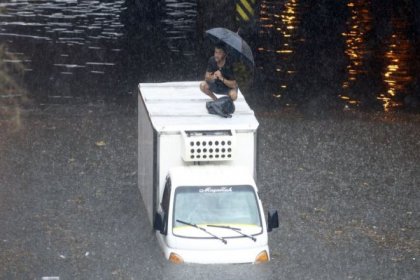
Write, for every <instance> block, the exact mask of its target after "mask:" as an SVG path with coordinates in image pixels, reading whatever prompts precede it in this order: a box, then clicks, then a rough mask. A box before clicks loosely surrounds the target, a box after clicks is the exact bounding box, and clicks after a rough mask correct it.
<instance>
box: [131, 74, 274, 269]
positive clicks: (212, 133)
mask: <svg viewBox="0 0 420 280" xmlns="http://www.w3.org/2000/svg"><path fill="white" fill-rule="evenodd" d="M206 101H209V99H208V97H206V96H205V95H204V94H202V93H200V90H199V82H170V83H141V84H139V96H138V186H139V189H140V193H141V196H142V199H143V201H144V204H145V207H146V211H147V215H148V218H149V220H150V222H151V224H152V226H153V228H154V230H156V236H157V240H158V242H159V244H160V246H161V247H162V249H163V252H164V254H165V257H166V258H167V259H169V260H170V261H171V262H173V263H183V262H186V263H262V262H266V261H269V259H270V254H269V248H268V237H267V232H268V231H271V229H272V228H275V227H278V214H277V211H275V212H273V213H270V212H269V213H268V217H267V223H266V219H265V216H264V211H263V207H262V204H261V200H260V198H259V196H258V189H257V186H256V184H255V178H256V175H257V174H256V156H257V155H256V153H257V149H256V144H257V142H256V141H257V128H258V122H257V120H256V118H255V116H254V112H253V111H252V110H251V109H250V108H249V106H248V104H247V103H246V101H245V99H244V97H243V95H242V94H241V93H240V92H239V94H238V99H237V100H236V101H235V106H236V111H235V113H234V114H233V116H232V118H226V119H225V118H222V117H219V116H216V115H210V114H208V112H207V110H206V106H205V104H206Z"/></svg>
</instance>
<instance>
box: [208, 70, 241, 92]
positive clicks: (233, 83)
mask: <svg viewBox="0 0 420 280" xmlns="http://www.w3.org/2000/svg"><path fill="white" fill-rule="evenodd" d="M214 76H216V79H219V80H220V81H221V82H222V83H224V84H225V86H227V87H228V88H232V89H235V88H237V87H238V84H237V83H236V80H228V79H225V77H223V75H222V72H220V71H219V70H217V71H216V72H214Z"/></svg>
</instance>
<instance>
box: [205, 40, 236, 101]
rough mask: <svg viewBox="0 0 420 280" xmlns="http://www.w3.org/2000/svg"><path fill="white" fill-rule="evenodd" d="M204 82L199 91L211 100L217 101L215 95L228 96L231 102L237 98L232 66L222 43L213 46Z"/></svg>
mask: <svg viewBox="0 0 420 280" xmlns="http://www.w3.org/2000/svg"><path fill="white" fill-rule="evenodd" d="M204 80H205V81H203V82H201V84H200V89H201V91H202V92H204V93H205V94H207V95H208V96H209V97H210V98H212V99H213V100H216V99H217V97H216V95H214V94H215V93H216V94H224V95H228V96H229V97H230V98H231V99H232V100H233V101H235V100H236V98H237V97H238V84H237V83H236V80H235V75H234V73H233V65H232V63H231V62H230V61H229V59H227V54H226V46H225V45H224V44H223V43H219V44H217V45H216V46H215V48H214V56H212V57H210V59H209V62H208V64H207V70H206V74H205V76H204Z"/></svg>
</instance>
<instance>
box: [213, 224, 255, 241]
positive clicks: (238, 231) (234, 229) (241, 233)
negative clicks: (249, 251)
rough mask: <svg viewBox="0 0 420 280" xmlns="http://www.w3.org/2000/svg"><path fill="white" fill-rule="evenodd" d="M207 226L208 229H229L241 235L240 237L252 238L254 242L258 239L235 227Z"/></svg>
mask: <svg viewBox="0 0 420 280" xmlns="http://www.w3.org/2000/svg"><path fill="white" fill-rule="evenodd" d="M207 226H208V227H216V228H227V229H230V230H233V231H234V232H237V233H239V234H240V235H242V236H244V237H248V238H251V239H252V240H253V241H254V242H255V241H257V239H256V238H255V237H254V236H251V235H248V234H246V233H243V232H242V231H241V229H240V228H235V227H230V226H218V225H207Z"/></svg>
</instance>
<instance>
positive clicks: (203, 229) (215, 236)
mask: <svg viewBox="0 0 420 280" xmlns="http://www.w3.org/2000/svg"><path fill="white" fill-rule="evenodd" d="M176 221H177V222H178V223H181V224H184V225H188V226H191V227H195V228H198V229H199V230H202V231H204V232H205V233H207V234H208V235H210V236H213V237H214V238H216V239H219V240H220V241H222V242H223V243H224V244H227V241H226V240H225V239H224V238H222V237H219V236H217V235H214V234H213V233H211V232H209V231H207V230H206V229H205V228H203V227H200V226H197V225H196V224H191V223H188V222H185V221H181V220H176Z"/></svg>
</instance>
